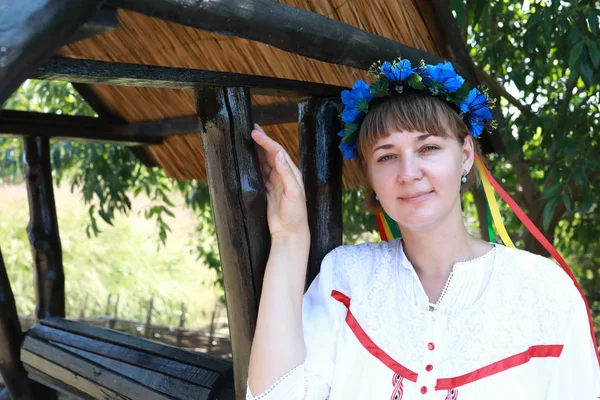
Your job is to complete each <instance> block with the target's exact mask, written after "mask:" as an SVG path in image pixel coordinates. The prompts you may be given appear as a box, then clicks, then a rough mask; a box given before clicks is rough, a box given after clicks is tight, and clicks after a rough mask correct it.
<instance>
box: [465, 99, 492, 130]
mask: <svg viewBox="0 0 600 400" xmlns="http://www.w3.org/2000/svg"><path fill="white" fill-rule="evenodd" d="M460 111H461V112H462V114H463V115H464V119H465V122H466V123H467V126H468V127H469V130H470V131H471V135H473V137H475V138H476V137H479V135H481V132H482V131H483V128H485V127H486V125H487V122H488V121H489V120H491V119H492V118H493V116H492V113H491V111H490V108H489V102H488V98H487V96H486V95H485V94H484V93H482V92H481V91H480V90H479V89H477V88H474V89H471V91H470V92H469V95H468V96H467V99H466V100H465V102H464V103H462V104H461V105H460Z"/></svg>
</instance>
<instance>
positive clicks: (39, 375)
mask: <svg viewBox="0 0 600 400" xmlns="http://www.w3.org/2000/svg"><path fill="white" fill-rule="evenodd" d="M25 369H26V371H27V372H28V374H29V378H30V379H31V380H32V381H34V382H35V383H36V384H37V383H39V384H41V385H43V386H47V387H48V388H51V389H54V390H55V391H57V392H60V393H63V394H66V395H69V396H71V397H73V396H75V398H77V399H80V400H94V398H93V397H92V396H90V395H89V394H87V393H84V392H82V391H80V390H77V389H75V388H74V387H71V386H68V385H65V384H64V383H63V382H61V381H59V380H58V379H55V378H53V377H51V376H50V375H46V374H44V373H43V372H42V371H40V370H38V369H35V368H33V367H32V366H30V365H27V366H25ZM8 400H10V399H8Z"/></svg>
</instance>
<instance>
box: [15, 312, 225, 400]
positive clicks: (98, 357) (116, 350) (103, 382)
mask: <svg viewBox="0 0 600 400" xmlns="http://www.w3.org/2000/svg"><path fill="white" fill-rule="evenodd" d="M21 360H22V362H23V365H24V367H25V370H26V371H27V373H28V375H29V377H30V378H31V379H32V380H35V381H37V382H40V383H42V384H43V385H45V386H49V387H51V388H53V389H56V390H57V391H60V392H63V393H67V394H70V395H73V396H75V397H78V398H81V399H144V400H166V399H186V400H187V399H219V400H223V399H233V398H234V394H233V391H234V389H233V366H232V363H231V362H229V361H225V360H221V359H218V358H215V357H211V356H208V355H203V354H197V353H192V352H189V351H185V350H182V349H179V348H176V347H172V346H168V345H163V344H159V343H155V342H151V341H149V340H146V339H142V338H138V337H136V336H132V335H128V334H125V333H121V332H117V331H112V330H109V329H104V328H100V327H96V326H92V325H87V324H82V323H79V322H74V321H69V320H65V319H62V318H47V319H44V320H42V321H40V323H39V324H37V325H35V326H33V327H32V328H31V329H29V331H27V333H26V335H25V341H24V343H23V346H22V349H21Z"/></svg>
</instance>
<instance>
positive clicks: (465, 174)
mask: <svg viewBox="0 0 600 400" xmlns="http://www.w3.org/2000/svg"><path fill="white" fill-rule="evenodd" d="M460 181H461V182H462V183H467V170H466V169H463V174H462V178H460Z"/></svg>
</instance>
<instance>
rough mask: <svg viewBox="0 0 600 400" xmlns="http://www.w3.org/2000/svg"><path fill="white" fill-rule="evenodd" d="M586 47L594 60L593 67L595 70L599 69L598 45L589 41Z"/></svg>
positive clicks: (599, 49)
mask: <svg viewBox="0 0 600 400" xmlns="http://www.w3.org/2000/svg"><path fill="white" fill-rule="evenodd" d="M586 47H587V49H588V53H589V55H590V60H592V65H593V66H594V68H598V66H600V48H599V47H598V43H596V42H594V41H593V40H590V39H587V40H586Z"/></svg>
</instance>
